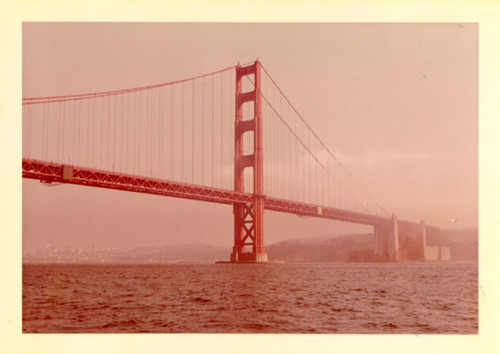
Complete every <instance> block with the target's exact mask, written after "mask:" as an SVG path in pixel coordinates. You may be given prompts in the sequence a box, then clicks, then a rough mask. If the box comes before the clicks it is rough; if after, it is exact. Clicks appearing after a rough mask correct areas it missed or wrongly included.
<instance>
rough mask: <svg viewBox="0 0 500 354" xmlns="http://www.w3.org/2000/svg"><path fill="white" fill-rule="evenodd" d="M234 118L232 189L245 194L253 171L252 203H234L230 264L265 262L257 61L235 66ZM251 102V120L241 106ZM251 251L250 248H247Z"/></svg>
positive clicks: (259, 80)
mask: <svg viewBox="0 0 500 354" xmlns="http://www.w3.org/2000/svg"><path fill="white" fill-rule="evenodd" d="M248 75H253V76H254V80H253V81H254V83H255V89H254V90H253V91H248V92H243V86H242V79H243V78H244V77H245V76H248ZM235 98H236V109H235V112H236V117H235V126H234V138H235V144H234V190H235V191H236V192H245V183H244V182H245V181H244V170H245V168H247V167H252V169H253V202H252V203H236V204H234V206H233V212H234V246H233V252H232V253H231V262H267V254H266V252H265V250H264V199H265V196H264V174H263V155H262V111H261V67H260V63H259V61H258V60H257V61H255V62H254V63H253V64H251V65H248V66H240V65H238V66H237V67H236V97H235ZM246 102H253V117H252V118H251V119H245V118H246V117H243V105H244V104H245V103H246ZM246 132H253V147H254V151H253V153H252V154H249V155H244V150H243V135H244V134H245V133H246ZM250 248H251V249H250Z"/></svg>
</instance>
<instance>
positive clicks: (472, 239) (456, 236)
mask: <svg viewBox="0 0 500 354" xmlns="http://www.w3.org/2000/svg"><path fill="white" fill-rule="evenodd" d="M427 245H428V246H435V245H442V246H449V247H450V251H451V259H452V260H454V261H467V262H477V260H478V229H476V228H473V229H472V228H471V229H457V230H451V229H448V230H441V235H440V236H439V237H435V238H434V239H430V240H427Z"/></svg>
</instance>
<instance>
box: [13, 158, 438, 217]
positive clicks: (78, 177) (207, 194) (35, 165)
mask: <svg viewBox="0 0 500 354" xmlns="http://www.w3.org/2000/svg"><path fill="white" fill-rule="evenodd" d="M63 166H65V165H61V164H57V163H52V162H46V161H38V160H30V159H23V162H22V169H23V171H22V175H23V178H30V179H37V180H40V181H44V182H50V183H52V182H61V183H71V184H76V185H82V186H89V187H100V188H108V189H117V190H124V191H130V192H138V193H147V194H158V195H164V196H170V197H176V198H185V199H193V200H201V201H206V202H213V203H222V204H233V205H242V208H244V205H245V204H252V203H253V202H254V196H253V194H250V193H243V192H235V191H231V190H225V189H217V188H211V187H205V186H200V185H194V184H186V183H179V182H172V181H168V180H160V179H155V178H149V177H142V176H134V175H127V174H121V173H116V172H110V171H101V170H95V169H90V168H85V167H78V166H73V171H72V172H73V174H72V178H66V179H65V178H63V172H64V167H63ZM263 203H264V209H267V210H273V211H279V212H284V213H290V214H296V215H304V216H312V217H318V218H324V219H332V220H341V221H348V222H352V223H358V224H365V225H388V224H389V223H390V219H389V218H384V217H381V216H377V215H370V214H363V213H358V212H354V211H349V210H342V209H336V208H329V207H325V206H318V205H314V204H306V203H301V202H294V201H290V200H285V199H279V198H272V197H263ZM242 212H244V210H242ZM399 222H400V223H403V224H408V226H410V225H413V224H414V223H412V222H405V221H402V220H400V221H399ZM426 227H429V226H426Z"/></svg>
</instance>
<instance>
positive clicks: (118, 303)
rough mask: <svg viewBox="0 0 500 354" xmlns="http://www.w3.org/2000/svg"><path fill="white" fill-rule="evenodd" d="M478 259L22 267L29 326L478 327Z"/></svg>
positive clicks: (199, 329) (198, 329)
mask: <svg viewBox="0 0 500 354" xmlns="http://www.w3.org/2000/svg"><path fill="white" fill-rule="evenodd" d="M477 279H478V270H477V264H449V263H407V264H376V263H374V264H339V263H321V264H319V263H317V264H245V265H228V264H220V265H217V264H207V265H58V264H54V265H51V264H25V265H23V314H22V315H23V322H22V323H23V332H24V333H145V332H156V333H330V334H343V333H358V334H362V333H411V334H427V333H457V334H477V333H478V283H477Z"/></svg>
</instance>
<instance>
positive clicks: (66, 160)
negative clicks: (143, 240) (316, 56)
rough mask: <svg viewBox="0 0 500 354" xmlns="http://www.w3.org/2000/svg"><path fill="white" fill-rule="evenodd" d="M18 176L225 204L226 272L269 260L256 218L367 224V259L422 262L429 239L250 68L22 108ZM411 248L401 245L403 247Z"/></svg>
mask: <svg viewBox="0 0 500 354" xmlns="http://www.w3.org/2000/svg"><path fill="white" fill-rule="evenodd" d="M22 175H23V177H24V178H30V179H37V180H40V181H41V182H43V183H49V184H52V183H68V184H77V185H82V186H89V187H100V188H107V189H117V190H123V191H130V192H138V193H148V194H156V195H163V196H169V197H177V198H186V199H192V200H199V201H205V202H212V203H222V204H230V205H233V213H234V246H233V249H232V252H231V255H230V260H229V262H234V263H248V262H250V263H254V262H267V261H268V258H267V254H266V252H265V247H264V224H263V223H264V210H273V211H278V212H284V213H291V214H296V215H299V216H310V217H317V218H326V219H333V220H340V221H346V222H351V223H358V224H364V225H373V226H374V237H375V238H376V245H377V246H376V250H375V253H376V257H377V259H379V260H380V261H398V260H399V259H400V255H401V252H404V247H405V246H404V245H405V244H412V245H413V249H414V250H415V249H416V250H417V251H416V256H414V258H415V259H416V260H425V247H426V237H427V236H428V235H429V234H431V233H438V232H439V229H437V228H435V227H431V226H426V225H425V223H424V222H423V221H420V222H419V223H415V222H410V221H404V220H398V219H397V217H396V216H395V215H394V214H392V215H390V214H389V213H388V212H387V211H386V210H385V209H384V208H382V207H381V206H380V205H379V203H377V202H376V201H375V200H374V199H373V198H372V197H371V196H370V195H369V194H368V193H367V191H366V190H365V189H364V188H363V187H362V186H361V185H360V184H358V183H357V182H356V181H355V180H354V178H352V176H351V175H350V174H349V172H348V171H347V169H346V168H345V167H344V166H343V165H342V164H341V162H340V161H339V160H338V159H337V158H336V156H335V155H334V154H333V153H332V152H331V150H330V149H329V148H328V147H327V146H326V145H325V144H324V143H323V141H322V140H321V139H320V138H319V136H318V135H317V134H316V133H315V132H314V131H313V130H312V129H311V127H310V125H309V124H308V123H307V121H306V120H305V119H304V117H303V116H302V115H301V114H300V113H299V111H298V110H297V109H296V108H295V106H294V105H293V104H292V103H291V101H290V100H289V98H288V97H287V96H286V95H285V93H284V92H283V90H281V88H280V87H279V86H278V84H277V83H276V81H275V80H274V79H273V77H272V76H271V75H270V74H269V72H268V71H267V70H266V69H265V67H264V66H263V65H262V64H261V63H260V62H259V61H258V60H257V61H255V62H251V63H247V64H243V65H240V64H238V65H235V66H231V67H228V68H224V69H222V70H218V71H214V72H211V73H207V74H203V75H200V76H196V77H191V78H187V79H183V80H178V81H173V82H168V83H162V84H156V85H151V86H144V87H137V88H131V89H123V90H115V91H106V92H94V93H87V94H72V95H65V96H47V97H35V98H23V161H22ZM408 240H410V241H411V242H408Z"/></svg>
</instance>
